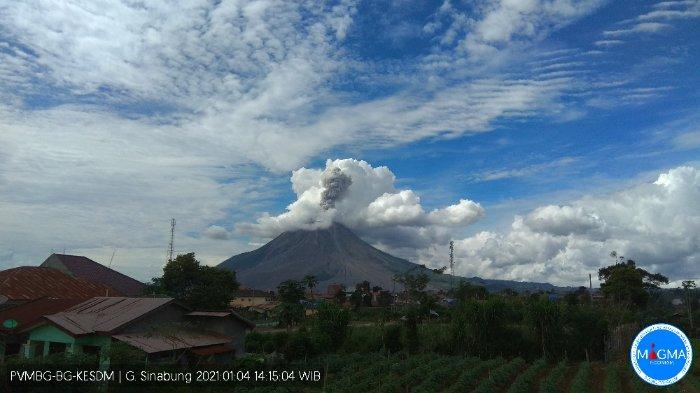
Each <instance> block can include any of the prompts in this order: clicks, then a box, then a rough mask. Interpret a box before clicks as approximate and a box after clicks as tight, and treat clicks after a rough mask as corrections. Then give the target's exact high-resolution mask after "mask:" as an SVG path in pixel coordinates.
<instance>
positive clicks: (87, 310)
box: [46, 297, 173, 336]
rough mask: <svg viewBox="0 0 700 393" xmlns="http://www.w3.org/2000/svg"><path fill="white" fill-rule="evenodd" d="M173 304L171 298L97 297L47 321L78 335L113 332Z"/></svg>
mask: <svg viewBox="0 0 700 393" xmlns="http://www.w3.org/2000/svg"><path fill="white" fill-rule="evenodd" d="M171 302H173V299H172V298H129V297H96V298H92V299H90V300H88V301H86V302H83V303H80V304H78V305H76V306H74V307H72V308H70V309H68V310H66V311H63V312H60V313H57V314H53V315H47V316H46V319H48V320H49V321H51V322H53V323H54V324H56V325H57V326H59V327H61V328H63V329H64V330H66V331H67V332H69V333H71V334H73V335H76V336H78V335H83V334H91V333H112V332H114V331H116V330H117V329H119V328H121V327H124V326H125V325H127V324H129V323H131V322H133V321H135V320H136V319H139V318H141V317H143V316H144V315H146V314H149V313H151V312H152V311H155V310H156V309H158V308H160V307H162V306H165V305H166V304H169V303H171Z"/></svg>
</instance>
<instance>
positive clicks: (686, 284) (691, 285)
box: [681, 280, 695, 331]
mask: <svg viewBox="0 0 700 393" xmlns="http://www.w3.org/2000/svg"><path fill="white" fill-rule="evenodd" d="M681 286H682V287H683V291H685V304H686V305H687V306H688V318H689V319H690V330H691V331H692V330H693V307H692V303H693V302H692V301H691V297H690V292H691V291H693V290H694V289H695V281H692V280H687V281H683V283H681Z"/></svg>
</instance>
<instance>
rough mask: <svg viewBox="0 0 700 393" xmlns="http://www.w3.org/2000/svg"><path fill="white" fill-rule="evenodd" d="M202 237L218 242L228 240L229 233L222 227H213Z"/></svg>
mask: <svg viewBox="0 0 700 393" xmlns="http://www.w3.org/2000/svg"><path fill="white" fill-rule="evenodd" d="M202 235H204V236H206V237H208V238H210V239H217V240H226V239H228V238H229V233H228V231H227V230H226V228H224V227H222V226H220V225H212V226H210V227H208V228H207V229H205V230H204V232H202Z"/></svg>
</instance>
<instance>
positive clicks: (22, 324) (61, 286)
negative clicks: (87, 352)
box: [0, 266, 121, 359]
mask: <svg viewBox="0 0 700 393" xmlns="http://www.w3.org/2000/svg"><path fill="white" fill-rule="evenodd" d="M119 295H121V294H120V293H119V292H117V291H116V290H114V289H113V288H110V287H108V286H106V285H103V284H96V283H93V282H90V281H85V280H82V279H78V278H74V277H71V276H69V275H67V274H65V273H63V272H61V271H59V270H56V269H50V268H46V267H36V266H21V267H16V268H13V269H7V270H3V271H0V298H1V299H0V300H1V301H2V304H0V333H2V338H1V339H0V359H3V358H4V357H5V356H12V355H19V352H20V345H21V343H22V342H24V341H26V339H27V334H26V333H23V332H26V329H28V328H31V327H32V326H33V325H34V324H36V323H38V322H39V321H41V319H42V317H43V316H44V315H47V314H54V313H57V312H59V311H63V310H65V309H67V308H70V307H72V306H74V305H76V304H78V303H81V302H83V301H85V300H87V299H90V298H92V297H95V296H119Z"/></svg>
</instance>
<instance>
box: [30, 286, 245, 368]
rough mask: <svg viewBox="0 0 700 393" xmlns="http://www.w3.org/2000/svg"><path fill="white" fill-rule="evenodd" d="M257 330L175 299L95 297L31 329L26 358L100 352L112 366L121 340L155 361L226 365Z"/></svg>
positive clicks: (234, 316) (239, 319) (232, 317)
mask: <svg viewBox="0 0 700 393" xmlns="http://www.w3.org/2000/svg"><path fill="white" fill-rule="evenodd" d="M254 327H255V325H254V324H252V323H251V322H249V321H247V320H245V319H243V318H242V317H240V316H238V315H237V314H236V313H234V312H232V311H228V312H222V313H215V312H192V311H191V310H189V309H188V308H187V307H185V306H184V305H182V304H180V303H178V302H176V301H175V300H174V299H172V298H128V297H96V298H92V299H90V300H88V301H85V302H83V303H80V304H78V305H76V306H74V307H72V308H70V309H68V310H65V311H62V312H59V313H56V314H51V315H46V316H45V317H44V318H43V319H42V321H41V323H39V324H37V325H35V326H34V327H32V328H31V329H30V330H29V332H28V339H27V341H26V343H25V344H24V346H23V353H24V356H25V357H26V358H29V359H32V358H35V357H41V356H48V355H50V354H55V353H77V352H82V353H87V354H99V355H100V362H101V364H102V365H103V366H106V365H108V364H109V355H108V354H109V349H110V348H111V346H112V345H113V343H115V342H123V343H126V344H128V345H130V346H132V347H134V348H137V349H139V350H142V351H143V352H145V353H146V354H147V359H149V360H152V361H157V360H158V359H160V358H163V357H166V356H167V357H168V358H172V357H173V356H175V357H177V358H178V359H198V360H201V358H207V359H208V360H217V361H223V360H225V359H227V358H230V357H232V356H240V355H241V354H243V353H244V347H243V342H244V338H245V334H246V333H247V332H249V331H250V330H252V329H253V328H254Z"/></svg>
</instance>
